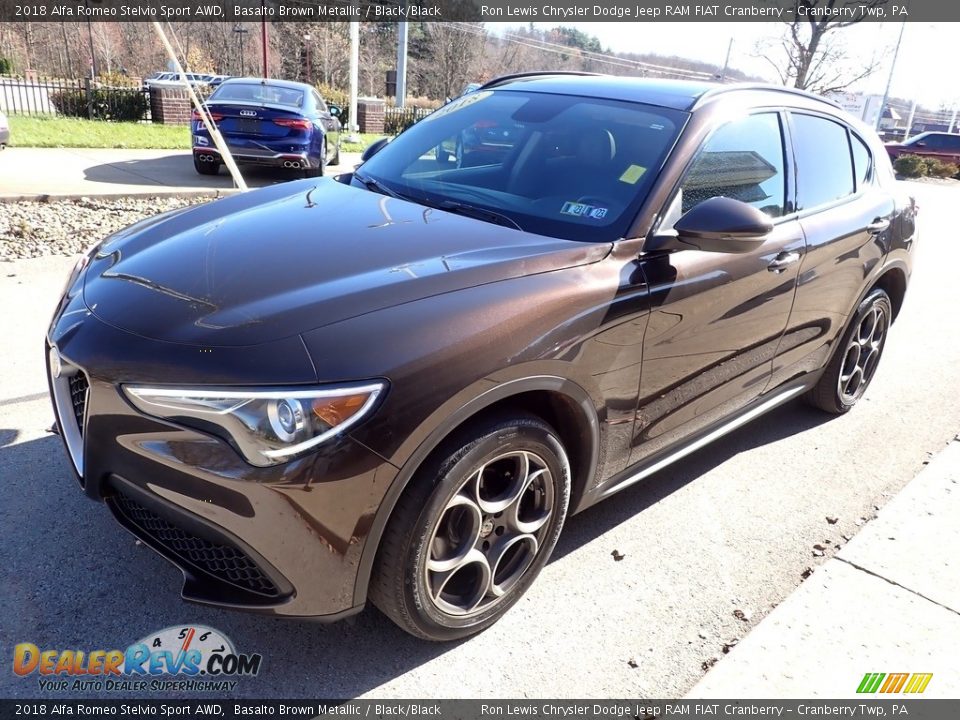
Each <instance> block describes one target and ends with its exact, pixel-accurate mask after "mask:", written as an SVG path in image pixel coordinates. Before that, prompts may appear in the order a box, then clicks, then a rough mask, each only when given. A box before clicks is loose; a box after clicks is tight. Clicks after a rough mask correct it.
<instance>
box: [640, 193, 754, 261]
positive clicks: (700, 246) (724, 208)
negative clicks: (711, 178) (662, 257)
mask: <svg viewBox="0 0 960 720" xmlns="http://www.w3.org/2000/svg"><path fill="white" fill-rule="evenodd" d="M772 231H773V221H771V220H770V218H769V217H767V216H766V215H764V214H763V213H762V212H760V211H759V210H757V209H756V208H755V207H753V206H752V205H747V203H745V202H742V201H740V200H734V199H733V198H728V197H712V198H709V199H707V200H704V201H703V202H702V203H698V204H697V205H695V206H693V207H692V208H691V209H690V210H689V211H687V213H686V214H685V215H683V217H681V218H680V219H679V220H677V222H676V223H675V224H674V226H673V229H672V230H670V231H668V232H665V233H658V234H657V235H655V236H653V237H652V238H650V240H648V241H647V243H646V244H645V245H644V250H645V251H651V250H684V249H686V250H689V249H697V250H703V251H705V252H723V253H747V252H750V251H751V250H754V249H755V248H757V247H759V246H760V245H762V244H763V241H764V240H765V239H766V238H767V235H769V234H770V233H771V232H772Z"/></svg>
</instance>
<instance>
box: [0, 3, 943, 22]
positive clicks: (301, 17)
mask: <svg viewBox="0 0 960 720" xmlns="http://www.w3.org/2000/svg"><path fill="white" fill-rule="evenodd" d="M261 19H265V20H268V21H270V22H325V21H330V22H335V21H340V22H343V21H355V22H403V21H411V22H424V21H427V22H442V21H458V22H514V23H523V22H530V21H534V22H537V21H543V22H604V21H624V22H637V21H640V22H745V21H757V22H793V21H795V20H801V21H822V20H831V21H841V22H901V21H906V22H934V21H941V20H942V21H953V20H960V4H958V3H954V2H943V0H845V1H838V2H831V1H829V0H732V1H728V2H718V3H711V2H671V1H670V0H557V1H555V2H543V1H542V0H32V1H31V0H0V21H4V22H49V21H58V22H59V21H64V22H86V21H88V20H90V21H94V22H149V21H153V20H157V21H161V22H166V21H175V22H185V21H186V22H190V21H193V22H218V21H219V22H237V21H255V20H261Z"/></svg>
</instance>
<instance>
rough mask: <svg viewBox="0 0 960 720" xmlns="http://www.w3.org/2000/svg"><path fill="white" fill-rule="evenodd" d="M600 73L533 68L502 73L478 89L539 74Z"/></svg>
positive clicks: (588, 74)
mask: <svg viewBox="0 0 960 720" xmlns="http://www.w3.org/2000/svg"><path fill="white" fill-rule="evenodd" d="M599 74H600V73H592V72H582V71H580V70H532V71H530V72H521V73H513V74H511V75H501V76H500V77H498V78H494V79H493V80H491V81H490V82H487V83H484V84H483V85H481V86H480V87H478V88H477V90H486V89H487V88H492V87H496V86H497V85H500V84H501V83H505V82H509V81H510V80H519V79H521V78H526V77H537V76H541V75H543V76H550V75H587V76H590V75H599Z"/></svg>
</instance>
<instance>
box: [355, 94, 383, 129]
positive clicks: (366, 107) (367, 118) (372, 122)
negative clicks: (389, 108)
mask: <svg viewBox="0 0 960 720" xmlns="http://www.w3.org/2000/svg"><path fill="white" fill-rule="evenodd" d="M385 107H386V106H385V105H384V102H383V100H377V99H376V98H359V99H358V100H357V125H359V126H360V132H362V133H375V134H382V133H383V124H384V120H385V117H386V111H385V109H384V108H385Z"/></svg>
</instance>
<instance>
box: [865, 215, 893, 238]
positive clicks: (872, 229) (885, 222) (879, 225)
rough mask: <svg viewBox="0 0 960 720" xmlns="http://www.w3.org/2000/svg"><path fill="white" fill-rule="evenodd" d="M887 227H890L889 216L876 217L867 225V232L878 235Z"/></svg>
mask: <svg viewBox="0 0 960 720" xmlns="http://www.w3.org/2000/svg"><path fill="white" fill-rule="evenodd" d="M888 227H890V219H889V218H877V219H876V220H874V221H873V222H872V223H870V224H869V225H867V232H868V233H870V234H871V235H879V234H880V233H882V232H883V231H884V230H886V229H887V228H888Z"/></svg>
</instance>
